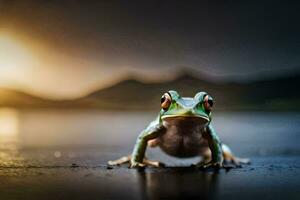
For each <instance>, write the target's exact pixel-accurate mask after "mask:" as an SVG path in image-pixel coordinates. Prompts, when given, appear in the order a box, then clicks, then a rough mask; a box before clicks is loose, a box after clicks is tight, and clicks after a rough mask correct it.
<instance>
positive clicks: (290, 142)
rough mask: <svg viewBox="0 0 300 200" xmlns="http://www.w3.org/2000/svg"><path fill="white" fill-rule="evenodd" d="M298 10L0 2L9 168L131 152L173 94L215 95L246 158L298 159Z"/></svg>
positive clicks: (2, 120)
mask: <svg viewBox="0 0 300 200" xmlns="http://www.w3.org/2000/svg"><path fill="white" fill-rule="evenodd" d="M299 9H300V4H299V3H297V2H289V3H285V2H283V1H260V2H253V1H222V2H218V3H216V2H213V1H210V2H202V1H201V2H200V1H189V2H183V1H169V0H160V1H158V0H152V1H143V2H141V1H125V0H116V1H80V0H64V1H59V0H52V1H48V0H40V1H34V0H26V1H25V0H0V141H1V142H0V144H1V146H0V147H1V153H0V158H1V164H0V166H10V167H14V166H45V165H47V166H57V165H61V166H65V165H66V166H69V165H72V164H75V165H90V166H97V165H99V164H103V165H104V164H106V161H107V160H109V159H113V158H117V157H119V156H121V155H126V154H128V153H129V152H130V151H131V150H132V147H133V144H134V142H135V138H136V137H137V135H138V134H139V132H140V131H141V130H143V128H144V127H145V126H146V125H147V124H148V123H149V122H150V121H151V120H152V119H154V118H155V117H156V116H157V114H158V112H159V110H160V97H161V95H162V94H163V93H164V92H165V91H167V90H170V89H174V90H177V91H178V92H179V93H180V94H181V95H182V96H194V94H195V93H196V92H198V91H206V92H208V93H209V94H210V95H211V96H212V97H213V98H214V101H215V104H214V105H215V106H214V110H213V122H212V123H213V125H215V127H216V130H217V131H218V132H219V135H220V137H221V138H222V140H223V141H224V142H225V143H227V144H229V145H230V146H231V147H232V148H233V150H234V152H237V153H236V154H238V155H241V156H248V157H251V158H254V160H255V158H261V157H263V158H268V157H274V156H275V157H276V156H283V157H285V156H292V157H293V156H299V155H300V146H299V142H300V137H299V132H300V123H299V122H300V112H299V111H300V94H299V86H300V79H299V77H300V65H299V62H300V38H299V35H300V26H299V20H300V14H299ZM149 154H150V157H154V158H160V159H163V160H165V161H167V163H168V164H170V165H175V164H176V165H178V164H183V165H185V164H186V163H188V162H190V161H189V160H188V161H185V160H184V161H182V160H176V159H173V158H171V157H168V156H165V155H163V153H161V152H159V150H149ZM297 160H298V159H297Z"/></svg>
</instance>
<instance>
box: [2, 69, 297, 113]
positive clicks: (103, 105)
mask: <svg viewBox="0 0 300 200" xmlns="http://www.w3.org/2000/svg"><path fill="white" fill-rule="evenodd" d="M181 74H182V75H181V76H178V77H177V78H175V79H173V80H168V81H162V82H154V83H153V82H152V83H145V82H141V81H138V80H135V79H128V80H123V81H121V82H119V83H117V84H115V85H112V86H110V87H107V88H104V89H100V90H97V91H94V92H92V93H90V94H89V95H87V96H85V97H81V98H78V99H74V100H60V101H56V100H48V99H44V98H40V97H36V96H32V95H29V94H26V93H24V92H18V91H15V90H9V89H0V106H11V107H18V108H35V107H36V108H43V107H60V108H93V109H106V110H136V109H139V110H152V109H156V110H157V109H159V108H160V98H161V96H162V95H163V93H164V92H166V91H168V90H176V91H178V92H179V94H180V95H181V96H191V97H193V96H194V95H195V94H196V93H197V92H199V91H206V92H207V93H209V94H210V95H211V96H212V97H213V99H214V101H215V104H214V105H215V109H217V110H218V109H220V110H222V109H223V110H226V109H254V110H268V109H271V110H286V109H289V110H291V109H300V94H299V92H298V91H299V90H298V87H299V86H300V75H299V74H294V75H289V76H285V77H278V78H272V79H266V80H259V81H253V82H249V83H237V82H213V81H211V80H209V79H206V78H205V76H204V75H198V74H197V76H196V74H195V73H193V72H189V71H182V72H181ZM166 76H168V75H167V74H166Z"/></svg>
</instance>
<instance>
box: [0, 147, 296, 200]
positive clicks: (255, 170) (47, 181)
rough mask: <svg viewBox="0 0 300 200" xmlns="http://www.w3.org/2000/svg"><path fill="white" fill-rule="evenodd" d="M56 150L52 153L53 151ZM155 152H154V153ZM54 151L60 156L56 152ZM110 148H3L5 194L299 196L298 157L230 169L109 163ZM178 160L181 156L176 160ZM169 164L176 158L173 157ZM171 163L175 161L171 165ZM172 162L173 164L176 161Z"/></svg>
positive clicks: (1, 194) (0, 175)
mask: <svg viewBox="0 0 300 200" xmlns="http://www.w3.org/2000/svg"><path fill="white" fill-rule="evenodd" d="M53 153H54V155H53ZM155 153H157V152H154V154H155ZM55 155H56V156H55ZM118 156H119V153H113V152H111V150H110V149H106V150H103V149H102V150H100V149H99V148H97V147H94V148H80V149H79V148H78V149H77V151H76V150H74V149H70V148H64V149H62V150H61V151H59V153H58V152H57V151H55V150H54V149H51V148H50V149H43V150H41V149H39V150H37V149H25V150H21V151H19V152H15V151H9V152H8V151H6V152H5V151H4V152H2V153H1V157H2V165H1V166H0V181H1V184H0V185H1V186H0V198H1V199H299V198H300V157H298V156H259V157H251V160H252V164H251V165H245V166H244V167H242V168H236V169H231V170H229V171H226V170H220V171H218V172H217V171H214V170H206V171H201V170H197V169H194V168H191V167H188V166H189V164H190V161H183V162H179V163H178V165H179V166H178V167H176V166H169V167H166V168H161V169H155V168H148V169H146V170H144V171H138V170H133V169H128V168H127V165H124V166H120V167H113V168H110V167H108V166H107V165H106V161H107V160H109V159H110V158H112V157H113V158H114V157H118ZM176 162H178V161H176ZM170 163H172V162H171V161H170ZM171 165H172V164H171ZM173 165H174V163H173Z"/></svg>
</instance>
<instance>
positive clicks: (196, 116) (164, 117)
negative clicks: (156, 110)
mask: <svg viewBox="0 0 300 200" xmlns="http://www.w3.org/2000/svg"><path fill="white" fill-rule="evenodd" d="M175 117H190V118H202V119H205V120H207V121H209V118H208V117H206V116H203V115H164V116H161V118H162V119H166V118H175Z"/></svg>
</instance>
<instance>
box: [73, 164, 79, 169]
mask: <svg viewBox="0 0 300 200" xmlns="http://www.w3.org/2000/svg"><path fill="white" fill-rule="evenodd" d="M71 167H74V168H75V167H79V166H78V165H77V164H76V163H72V165H71Z"/></svg>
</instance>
